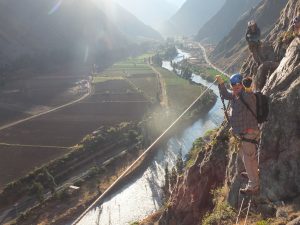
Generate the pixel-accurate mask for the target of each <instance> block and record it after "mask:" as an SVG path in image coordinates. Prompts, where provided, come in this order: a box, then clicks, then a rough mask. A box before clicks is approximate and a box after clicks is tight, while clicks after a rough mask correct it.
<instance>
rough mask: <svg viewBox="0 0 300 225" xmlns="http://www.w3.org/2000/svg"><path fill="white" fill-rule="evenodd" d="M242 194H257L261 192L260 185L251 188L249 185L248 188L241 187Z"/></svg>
mask: <svg viewBox="0 0 300 225" xmlns="http://www.w3.org/2000/svg"><path fill="white" fill-rule="evenodd" d="M240 193H241V194H245V195H255V194H258V193H259V186H256V187H254V188H249V187H248V186H247V187H246V188H241V189H240Z"/></svg>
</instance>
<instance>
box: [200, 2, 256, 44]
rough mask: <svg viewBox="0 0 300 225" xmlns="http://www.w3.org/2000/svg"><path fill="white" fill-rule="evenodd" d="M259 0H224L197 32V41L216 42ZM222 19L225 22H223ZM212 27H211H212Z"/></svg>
mask: <svg viewBox="0 0 300 225" xmlns="http://www.w3.org/2000/svg"><path fill="white" fill-rule="evenodd" d="M260 1H261V0H243V1H241V0H226V3H225V4H224V6H223V7H222V8H221V9H220V10H219V12H218V13H217V14H216V15H215V16H214V17H212V18H211V19H210V20H209V21H208V22H207V23H206V24H205V25H204V26H203V27H202V28H201V29H200V31H199V32H198V35H197V37H196V39H197V40H198V41H205V40H207V41H209V42H211V43H218V42H219V41H220V40H221V39H223V38H224V37H225V36H226V35H227V34H228V33H229V31H230V30H231V29H232V28H233V26H234V25H235V24H236V22H237V21H238V20H239V18H240V17H241V16H242V15H243V14H245V13H246V12H247V11H249V10H250V9H252V8H253V7H255V6H256V5H257V4H258V3H259V2H260ZM224 21H225V22H226V23H225V24H224ZM212 27H213V29H212Z"/></svg>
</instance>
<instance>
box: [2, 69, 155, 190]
mask: <svg viewBox="0 0 300 225" xmlns="http://www.w3.org/2000/svg"><path fill="white" fill-rule="evenodd" d="M124 68H126V71H127V75H128V73H131V72H133V73H134V74H135V75H134V76H137V77H132V78H131V77H130V76H131V75H128V77H127V75H126V76H125V74H124V71H123V70H124ZM140 69H141V70H140ZM139 71H142V72H143V73H140V72H139ZM145 71H146V74H145V73H144V72H145ZM137 80H138V82H137ZM143 81H144V82H145V84H144V83H143ZM154 82H155V77H154V75H153V74H151V70H150V69H149V67H148V66H147V65H146V64H143V65H141V66H139V68H138V69H136V67H135V65H134V64H128V65H126V66H123V65H122V66H121V64H120V65H116V66H113V67H112V68H110V69H109V70H107V71H104V73H101V74H97V75H96V76H94V77H93V88H92V89H93V91H92V94H91V95H90V96H89V97H88V98H86V99H84V100H83V101H81V102H79V103H76V104H73V105H70V106H67V107H65V108H63V109H61V110H57V111H55V112H52V113H48V114H46V115H42V116H39V117H37V118H34V119H31V120H28V121H25V122H23V123H20V124H18V125H15V126H12V127H10V128H7V129H4V130H2V131H0V148H1V155H2V159H3V160H5V162H1V161H0V171H6V172H5V173H6V175H5V176H0V188H1V186H2V185H4V184H6V183H7V182H9V181H12V180H13V179H15V178H18V177H19V176H21V175H23V174H25V173H27V172H29V171H30V170H32V169H33V168H34V167H38V166H41V165H42V164H44V163H46V162H48V161H49V160H51V159H54V158H57V157H59V156H62V155H63V154H65V153H66V152H68V151H70V149H68V148H69V147H72V146H74V145H75V144H77V143H78V142H79V141H80V140H81V139H82V138H83V137H84V136H85V135H86V134H89V133H91V132H93V131H94V130H96V129H97V128H98V127H100V126H102V125H111V126H114V125H116V124H119V123H121V122H125V121H140V120H141V119H142V118H143V116H144V115H145V113H146V112H147V111H148V110H150V109H151V106H152V105H153V104H151V102H150V98H149V97H145V96H147V95H150V94H149V93H151V95H153V96H155V93H154V92H155V89H154V91H153V90H151V91H150V89H151V85H152V83H154ZM149 85H150V88H149ZM50 86H51V87H53V86H52V85H50ZM144 89H145V90H144ZM146 89H147V90H146ZM48 90H49V89H48ZM53 90H54V91H55V90H56V91H57V89H55V88H54V89H53ZM46 91H47V90H46ZM145 93H147V94H145ZM20 98H22V97H20ZM36 98H37V99H38V101H41V102H42V99H43V98H45V95H44V94H41V95H40V96H37V97H36ZM3 113H4V112H3ZM6 113H7V114H9V112H6ZM1 143H2V144H1ZM51 146H52V147H51ZM55 147H58V148H55ZM61 147H62V148H61ZM12 156H16V157H18V158H19V159H22V158H24V161H22V163H18V165H16V160H15V157H12ZM7 167H9V169H7ZM0 175H1V174H0Z"/></svg>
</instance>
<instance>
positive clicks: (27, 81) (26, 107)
mask: <svg viewBox="0 0 300 225" xmlns="http://www.w3.org/2000/svg"><path fill="white" fill-rule="evenodd" d="M86 79H88V78H87V76H81V75H74V76H72V75H65V74H61V75H59V74H58V75H56V76H53V75H48V76H46V75H45V76H42V77H28V78H27V77H22V78H19V79H15V80H11V81H9V82H7V84H6V85H5V86H4V87H1V90H0V126H1V125H4V124H8V123H9V122H13V121H16V120H19V119H22V118H26V117H29V116H32V115H35V114H38V113H40V112H43V111H46V110H49V109H51V108H54V107H55V106H59V105H62V104H65V103H67V102H70V101H73V100H75V99H78V98H80V97H81V96H83V95H84V94H85V93H86V92H87V90H86V88H85V87H83V86H82V85H80V84H79V83H78V82H79V81H81V80H86Z"/></svg>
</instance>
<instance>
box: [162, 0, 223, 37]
mask: <svg viewBox="0 0 300 225" xmlns="http://www.w3.org/2000/svg"><path fill="white" fill-rule="evenodd" d="M224 2H225V0H209V1H206V0H186V2H185V3H184V4H183V6H182V7H181V8H180V9H179V10H178V11H177V13H176V14H175V15H173V16H172V17H171V18H170V19H169V20H168V21H167V22H166V23H165V24H164V25H162V26H161V27H160V29H159V31H161V33H163V34H164V35H178V34H179V35H188V36H190V35H195V34H197V32H198V31H199V29H200V28H201V27H202V26H203V24H205V23H206V22H207V21H208V20H209V19H210V18H211V17H212V16H214V15H215V14H216V13H217V12H218V11H219V9H220V8H221V7H222V6H223V4H224Z"/></svg>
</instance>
